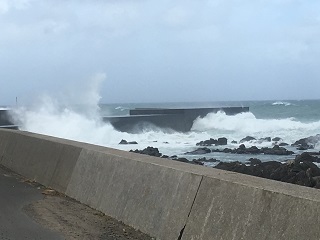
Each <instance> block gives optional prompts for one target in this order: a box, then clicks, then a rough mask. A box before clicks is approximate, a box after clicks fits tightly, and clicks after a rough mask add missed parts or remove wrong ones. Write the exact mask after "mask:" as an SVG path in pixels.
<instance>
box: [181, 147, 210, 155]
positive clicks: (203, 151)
mask: <svg viewBox="0 0 320 240" xmlns="http://www.w3.org/2000/svg"><path fill="white" fill-rule="evenodd" d="M210 152H211V150H210V149H209V148H206V147H204V148H198V149H196V150H194V151H191V152H187V153H185V154H188V155H202V154H207V153H210Z"/></svg>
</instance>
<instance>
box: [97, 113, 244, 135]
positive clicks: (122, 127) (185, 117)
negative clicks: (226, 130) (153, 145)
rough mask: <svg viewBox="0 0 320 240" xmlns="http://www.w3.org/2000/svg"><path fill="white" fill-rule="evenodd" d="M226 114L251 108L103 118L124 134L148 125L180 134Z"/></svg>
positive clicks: (137, 114) (135, 114)
mask: <svg viewBox="0 0 320 240" xmlns="http://www.w3.org/2000/svg"><path fill="white" fill-rule="evenodd" d="M219 111H223V112H225V113H226V114H227V115H236V114H238V113H242V112H248V111H249V107H221V108H184V109H182V108H180V109H167V108H136V109H132V110H130V112H129V115H126V116H116V117H115V116H110V117H103V120H104V121H105V122H110V123H111V124H112V125H113V127H114V128H115V129H117V130H119V131H122V132H129V133H132V132H136V131H137V130H138V129H141V128H143V127H144V126H146V125H148V124H149V125H150V124H151V125H154V126H157V127H160V128H169V129H173V130H175V131H178V132H188V131H190V130H191V128H192V125H193V122H194V120H196V119H197V118H198V117H205V116H206V115H207V114H208V113H217V112H219Z"/></svg>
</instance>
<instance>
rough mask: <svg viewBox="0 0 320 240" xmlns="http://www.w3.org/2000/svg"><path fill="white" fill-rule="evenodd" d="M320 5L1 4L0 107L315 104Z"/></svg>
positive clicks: (236, 0) (240, 1) (125, 0)
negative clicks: (44, 98) (70, 102)
mask: <svg viewBox="0 0 320 240" xmlns="http://www.w3.org/2000/svg"><path fill="white" fill-rule="evenodd" d="M319 61H320V1H319V0H307V1H306V0H228V1H226V0H181V1H179V0H178V1H169V0H161V1H153V0H113V1H112V0H110V1H107V0H82V1H79V0H0V82H1V86H0V105H6V104H14V102H15V97H16V96H17V97H18V98H19V99H21V101H28V99H31V98H33V97H34V96H36V95H38V94H43V93H50V94H51V95H55V94H59V93H61V92H65V89H69V90H70V89H75V94H77V93H78V91H79V94H81V90H79V89H82V88H83V86H86V85H85V84H87V83H88V82H87V81H88V79H90V78H91V77H92V76H93V75H95V74H97V73H105V74H106V80H105V81H104V82H103V83H102V86H101V96H102V100H101V101H102V102H105V103H109V102H110V103H111V102H181V101H189V102H190V101H221V100H226V101H228V100H264V99H315V98H316V99H319V98H320V97H319V91H320V62H319Z"/></svg>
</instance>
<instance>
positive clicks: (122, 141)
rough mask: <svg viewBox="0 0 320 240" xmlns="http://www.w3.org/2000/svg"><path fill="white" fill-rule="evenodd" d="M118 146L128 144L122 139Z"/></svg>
mask: <svg viewBox="0 0 320 240" xmlns="http://www.w3.org/2000/svg"><path fill="white" fill-rule="evenodd" d="M119 144H128V142H127V141H126V140H124V139H122V140H121V141H120V142H119Z"/></svg>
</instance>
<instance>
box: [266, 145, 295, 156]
mask: <svg viewBox="0 0 320 240" xmlns="http://www.w3.org/2000/svg"><path fill="white" fill-rule="evenodd" d="M261 152H263V153H264V154H267V155H292V154H294V152H292V151H289V150H287V149H286V148H284V147H280V146H279V145H274V146H273V148H261Z"/></svg>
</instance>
